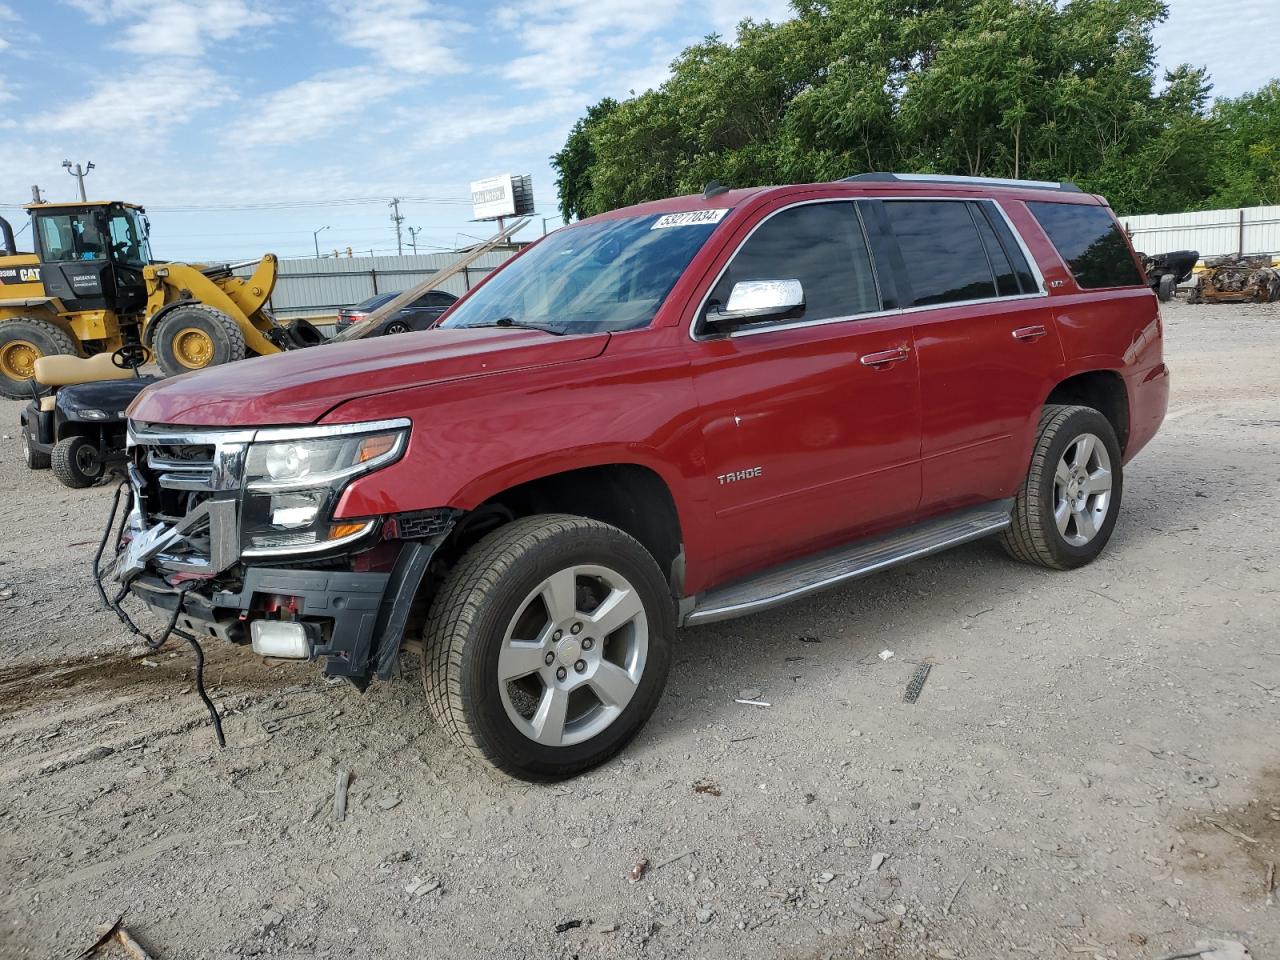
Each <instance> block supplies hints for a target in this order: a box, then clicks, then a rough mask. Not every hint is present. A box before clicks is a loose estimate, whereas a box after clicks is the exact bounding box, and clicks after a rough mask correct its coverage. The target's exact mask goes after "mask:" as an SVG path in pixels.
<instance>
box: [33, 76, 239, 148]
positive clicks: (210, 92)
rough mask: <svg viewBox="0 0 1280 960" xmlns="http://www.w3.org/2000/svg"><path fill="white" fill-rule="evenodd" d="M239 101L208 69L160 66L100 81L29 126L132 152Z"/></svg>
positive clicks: (221, 80)
mask: <svg viewBox="0 0 1280 960" xmlns="http://www.w3.org/2000/svg"><path fill="white" fill-rule="evenodd" d="M234 98H235V97H234V93H233V92H232V90H231V88H230V85H229V84H228V83H227V82H226V80H225V79H224V78H222V77H220V76H219V75H218V74H217V73H216V72H214V71H213V70H211V69H209V68H208V67H205V66H201V65H199V64H193V63H190V62H180V63H163V62H158V63H152V64H148V65H146V66H143V67H140V68H139V69H138V70H136V71H135V72H132V73H126V74H119V75H113V76H109V77H107V78H106V79H103V80H100V81H98V83H97V84H96V85H95V86H94V88H93V89H92V91H91V92H90V94H89V95H88V96H87V97H85V98H84V99H82V100H79V101H78V102H76V103H73V104H71V105H69V106H66V107H63V108H61V109H55V110H52V111H49V112H46V113H42V114H41V115H40V116H39V117H31V118H29V121H28V124H29V128H30V129H31V131H32V132H33V133H40V132H43V131H71V132H75V133H76V134H78V135H80V136H89V135H93V134H105V135H109V136H111V137H112V138H113V140H114V142H115V144H116V146H117V148H118V149H128V148H131V147H133V146H135V145H136V143H137V142H138V141H139V140H143V141H147V140H155V139H159V138H161V137H162V136H163V135H164V134H165V133H167V132H168V131H169V130H170V129H171V128H173V127H175V126H181V125H183V124H185V123H188V122H189V121H190V120H191V119H192V117H194V116H195V115H196V114H197V113H198V112H200V111H202V110H209V109H211V108H213V107H218V106H222V105H223V104H225V103H227V102H228V101H230V100H233V99H234Z"/></svg>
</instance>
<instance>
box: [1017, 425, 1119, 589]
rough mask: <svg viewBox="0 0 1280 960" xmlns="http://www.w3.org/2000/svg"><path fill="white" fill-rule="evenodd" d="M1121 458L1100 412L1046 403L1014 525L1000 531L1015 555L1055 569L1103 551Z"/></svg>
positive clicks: (1112, 523)
mask: <svg viewBox="0 0 1280 960" xmlns="http://www.w3.org/2000/svg"><path fill="white" fill-rule="evenodd" d="M1120 457H1121V453H1120V444H1119V442H1118V441H1117V440H1116V434H1115V430H1114V429H1113V428H1112V426H1111V422H1110V421H1109V420H1107V418H1106V417H1104V416H1103V415H1102V414H1101V413H1099V412H1098V411H1097V410H1095V409H1093V408H1092V407H1081V406H1066V405H1063V404H1048V405H1047V406H1045V408H1044V410H1043V412H1042V413H1041V414H1040V430H1039V434H1038V435H1037V437H1036V445H1035V449H1034V450H1033V452H1032V454H1031V468H1030V469H1029V470H1028V471H1027V476H1026V479H1025V480H1023V482H1022V487H1021V489H1020V490H1019V491H1018V496H1017V499H1016V500H1015V501H1014V508H1013V523H1012V525H1011V526H1010V527H1009V528H1008V529H1006V530H1005V531H1004V533H1003V534H1002V542H1003V545H1004V548H1005V550H1006V551H1007V552H1008V553H1009V555H1010V556H1012V557H1014V558H1015V559H1018V560H1022V561H1023V562H1024V563H1034V564H1036V565H1038V566H1042V567H1049V568H1050V569H1053V570H1070V569H1072V568H1073V567H1081V566H1084V565H1085V564H1086V563H1089V562H1091V561H1092V560H1093V559H1094V558H1095V557H1097V556H1098V554H1100V553H1101V552H1102V549H1103V548H1104V547H1105V546H1106V545H1107V541H1108V540H1110V539H1111V531H1112V530H1113V529H1115V524H1116V517H1117V515H1118V514H1119V512H1120V496H1121V493H1122V492H1123V488H1124V473H1123V468H1122V465H1121V463H1120Z"/></svg>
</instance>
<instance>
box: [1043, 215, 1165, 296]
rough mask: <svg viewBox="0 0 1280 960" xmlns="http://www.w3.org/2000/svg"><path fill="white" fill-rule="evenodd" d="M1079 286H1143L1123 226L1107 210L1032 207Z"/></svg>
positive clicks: (1093, 287)
mask: <svg viewBox="0 0 1280 960" xmlns="http://www.w3.org/2000/svg"><path fill="white" fill-rule="evenodd" d="M1027 209H1029V210H1030V211H1031V213H1032V214H1033V215H1034V216H1035V218H1036V219H1037V220H1038V221H1040V226H1042V227H1044V232H1045V233H1047V234H1048V235H1049V239H1050V240H1051V241H1053V245H1054V247H1055V248H1057V251H1058V253H1059V254H1061V256H1062V259H1063V260H1064V261H1065V262H1066V264H1067V266H1068V267H1069V268H1070V269H1071V273H1072V275H1074V276H1075V278H1076V283H1078V284H1080V286H1082V287H1084V288H1086V289H1097V288H1098V287H1129V286H1141V285H1142V275H1141V274H1139V273H1138V267H1137V265H1136V264H1134V262H1133V255H1132V254H1130V253H1129V245H1128V244H1127V243H1125V240H1124V236H1123V234H1121V233H1120V225H1119V224H1118V223H1116V221H1115V218H1114V217H1112V216H1111V212H1110V211H1109V210H1107V208H1106V207H1097V206H1094V205H1092V204H1082V203H1028V204H1027Z"/></svg>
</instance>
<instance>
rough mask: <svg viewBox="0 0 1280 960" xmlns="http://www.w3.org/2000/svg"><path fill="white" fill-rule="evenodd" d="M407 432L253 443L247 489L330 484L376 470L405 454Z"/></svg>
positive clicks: (277, 488)
mask: <svg viewBox="0 0 1280 960" xmlns="http://www.w3.org/2000/svg"><path fill="white" fill-rule="evenodd" d="M407 435H408V431H407V430H390V431H383V432H379V433H369V434H364V435H359V434H356V435H350V436H337V437H323V438H317V439H306V440H282V441H278V442H268V443H255V444H253V446H251V447H250V448H249V459H248V463H247V466H246V468H245V475H246V478H247V480H248V486H249V489H250V490H288V489H293V488H296V487H313V486H317V485H321V484H323V485H329V484H332V483H334V482H336V481H339V480H346V479H349V478H351V477H354V476H357V475H359V474H361V473H368V472H369V471H370V470H377V469H378V468H379V467H384V466H386V465H387V464H389V463H391V462H392V461H394V460H397V459H399V457H400V454H401V453H403V452H404V441H405V437H406V436H407Z"/></svg>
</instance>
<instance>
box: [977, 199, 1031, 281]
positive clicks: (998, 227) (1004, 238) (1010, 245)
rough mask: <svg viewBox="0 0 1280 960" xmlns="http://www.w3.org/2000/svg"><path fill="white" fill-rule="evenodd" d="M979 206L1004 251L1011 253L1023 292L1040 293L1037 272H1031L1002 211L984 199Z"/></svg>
mask: <svg viewBox="0 0 1280 960" xmlns="http://www.w3.org/2000/svg"><path fill="white" fill-rule="evenodd" d="M978 207H979V209H981V210H982V212H983V213H984V214H985V215H986V218H987V221H988V222H989V223H990V224H991V227H992V229H994V230H995V232H996V236H997V237H999V238H1000V246H1002V247H1004V252H1005V253H1006V254H1008V255H1009V260H1010V261H1011V262H1012V264H1013V272H1014V273H1016V274H1017V275H1018V285H1019V286H1020V287H1022V292H1023V293H1038V292H1039V291H1040V284H1039V283H1037V282H1036V278H1035V274H1033V273H1032V272H1031V267H1030V266H1028V264H1027V258H1026V257H1025V256H1023V253H1022V248H1021V247H1019V246H1018V241H1017V240H1015V239H1014V237H1013V231H1012V230H1010V229H1009V224H1008V223H1006V222H1005V219H1004V217H1003V216H1002V215H1001V213H1000V211H999V210H997V209H995V204H994V203H992V202H991V201H984V202H983V203H980V204H978Z"/></svg>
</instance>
